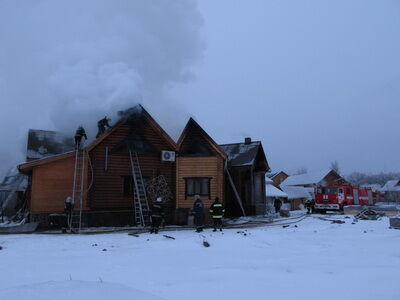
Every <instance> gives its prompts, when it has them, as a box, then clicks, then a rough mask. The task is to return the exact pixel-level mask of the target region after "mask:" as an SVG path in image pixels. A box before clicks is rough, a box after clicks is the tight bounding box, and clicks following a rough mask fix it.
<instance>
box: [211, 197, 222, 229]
mask: <svg viewBox="0 0 400 300" xmlns="http://www.w3.org/2000/svg"><path fill="white" fill-rule="evenodd" d="M209 212H210V215H211V217H212V219H213V222H214V230H213V231H214V232H215V231H217V228H219V231H222V217H223V216H224V213H225V208H224V205H223V204H222V203H221V202H219V198H218V197H215V201H214V203H213V204H211V206H210V209H209Z"/></svg>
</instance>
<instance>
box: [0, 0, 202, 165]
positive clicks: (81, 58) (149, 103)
mask: <svg viewBox="0 0 400 300" xmlns="http://www.w3.org/2000/svg"><path fill="white" fill-rule="evenodd" d="M201 26H202V18H201V16H200V14H199V12H198V11H197V7H196V3H195V1H194V0H185V1H184V0H174V1H162V0H159V1H157V0H154V1H151V2H149V1H131V0H116V1H105V0H104V1H103V0H86V1H74V0H72V1H71V0H68V1H52V0H42V1H27V2H23V3H21V2H16V1H13V0H9V1H8V0H6V1H1V3H0V43H1V45H2V46H1V48H0V100H1V103H2V106H3V109H2V110H1V112H0V120H1V124H2V126H1V127H0V133H1V136H2V140H3V143H2V147H1V149H0V172H1V170H4V168H5V167H10V166H11V165H12V164H15V163H17V162H20V161H22V160H23V158H24V154H25V153H24V152H25V146H26V135H27V131H28V128H40V129H50V130H58V131H61V132H64V133H67V134H70V135H71V136H72V135H73V134H74V131H75V129H76V128H77V126H78V125H80V124H82V125H83V126H84V127H85V128H86V130H87V132H88V134H89V136H90V137H93V136H94V135H95V131H96V122H97V120H98V119H100V118H102V117H104V114H107V115H111V117H112V118H113V121H115V120H116V113H117V111H119V110H123V109H127V108H129V107H132V106H134V105H135V104H137V103H142V104H144V105H145V107H146V108H148V109H149V110H150V111H151V113H152V114H154V115H155V116H156V117H157V119H158V120H160V121H161V123H163V118H167V116H165V117H164V115H163V114H162V113H163V111H166V110H167V111H168V106H169V105H172V104H171V102H170V101H168V103H167V101H165V99H166V98H168V93H167V91H168V88H169V87H171V86H173V85H174V84H178V83H185V82H187V81H189V80H191V79H192V77H193V74H192V73H191V67H192V66H193V64H194V63H196V62H197V61H198V60H199V59H200V58H201V57H202V53H203V50H204V44H203V41H202V39H201V36H200V28H201ZM169 114H170V112H169ZM164 121H165V120H164ZM172 121H173V120H168V121H167V122H172ZM163 125H164V124H163ZM171 125H172V126H174V125H173V124H171Z"/></svg>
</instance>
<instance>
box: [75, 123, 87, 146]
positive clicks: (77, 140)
mask: <svg viewBox="0 0 400 300" xmlns="http://www.w3.org/2000/svg"><path fill="white" fill-rule="evenodd" d="M83 137H84V138H85V140H87V135H86V132H85V129H84V128H83V126H82V125H79V127H78V129H77V130H76V132H75V147H76V149H79V148H80V146H81V141H82V138H83Z"/></svg>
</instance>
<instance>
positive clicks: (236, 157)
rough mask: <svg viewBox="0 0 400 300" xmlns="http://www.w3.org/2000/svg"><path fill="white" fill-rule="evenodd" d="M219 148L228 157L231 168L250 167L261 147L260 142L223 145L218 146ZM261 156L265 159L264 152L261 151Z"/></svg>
mask: <svg viewBox="0 0 400 300" xmlns="http://www.w3.org/2000/svg"><path fill="white" fill-rule="evenodd" d="M220 147H221V148H222V149H223V150H224V151H225V153H226V154H227V155H228V164H229V165H230V166H232V167H241V166H252V165H254V163H255V162H256V159H257V154H258V152H259V150H260V149H261V150H262V145H261V142H260V141H256V142H251V143H249V144H246V143H236V144H225V145H220ZM262 155H263V156H264V159H265V161H267V159H266V158H265V154H264V150H262Z"/></svg>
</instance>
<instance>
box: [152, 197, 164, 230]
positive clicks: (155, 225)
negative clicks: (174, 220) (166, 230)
mask: <svg viewBox="0 0 400 300" xmlns="http://www.w3.org/2000/svg"><path fill="white" fill-rule="evenodd" d="M163 218H164V207H163V205H162V198H161V197H158V198H157V199H156V203H154V204H153V206H152V207H151V229H150V233H158V230H159V228H160V225H161V223H162V220H163Z"/></svg>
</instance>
